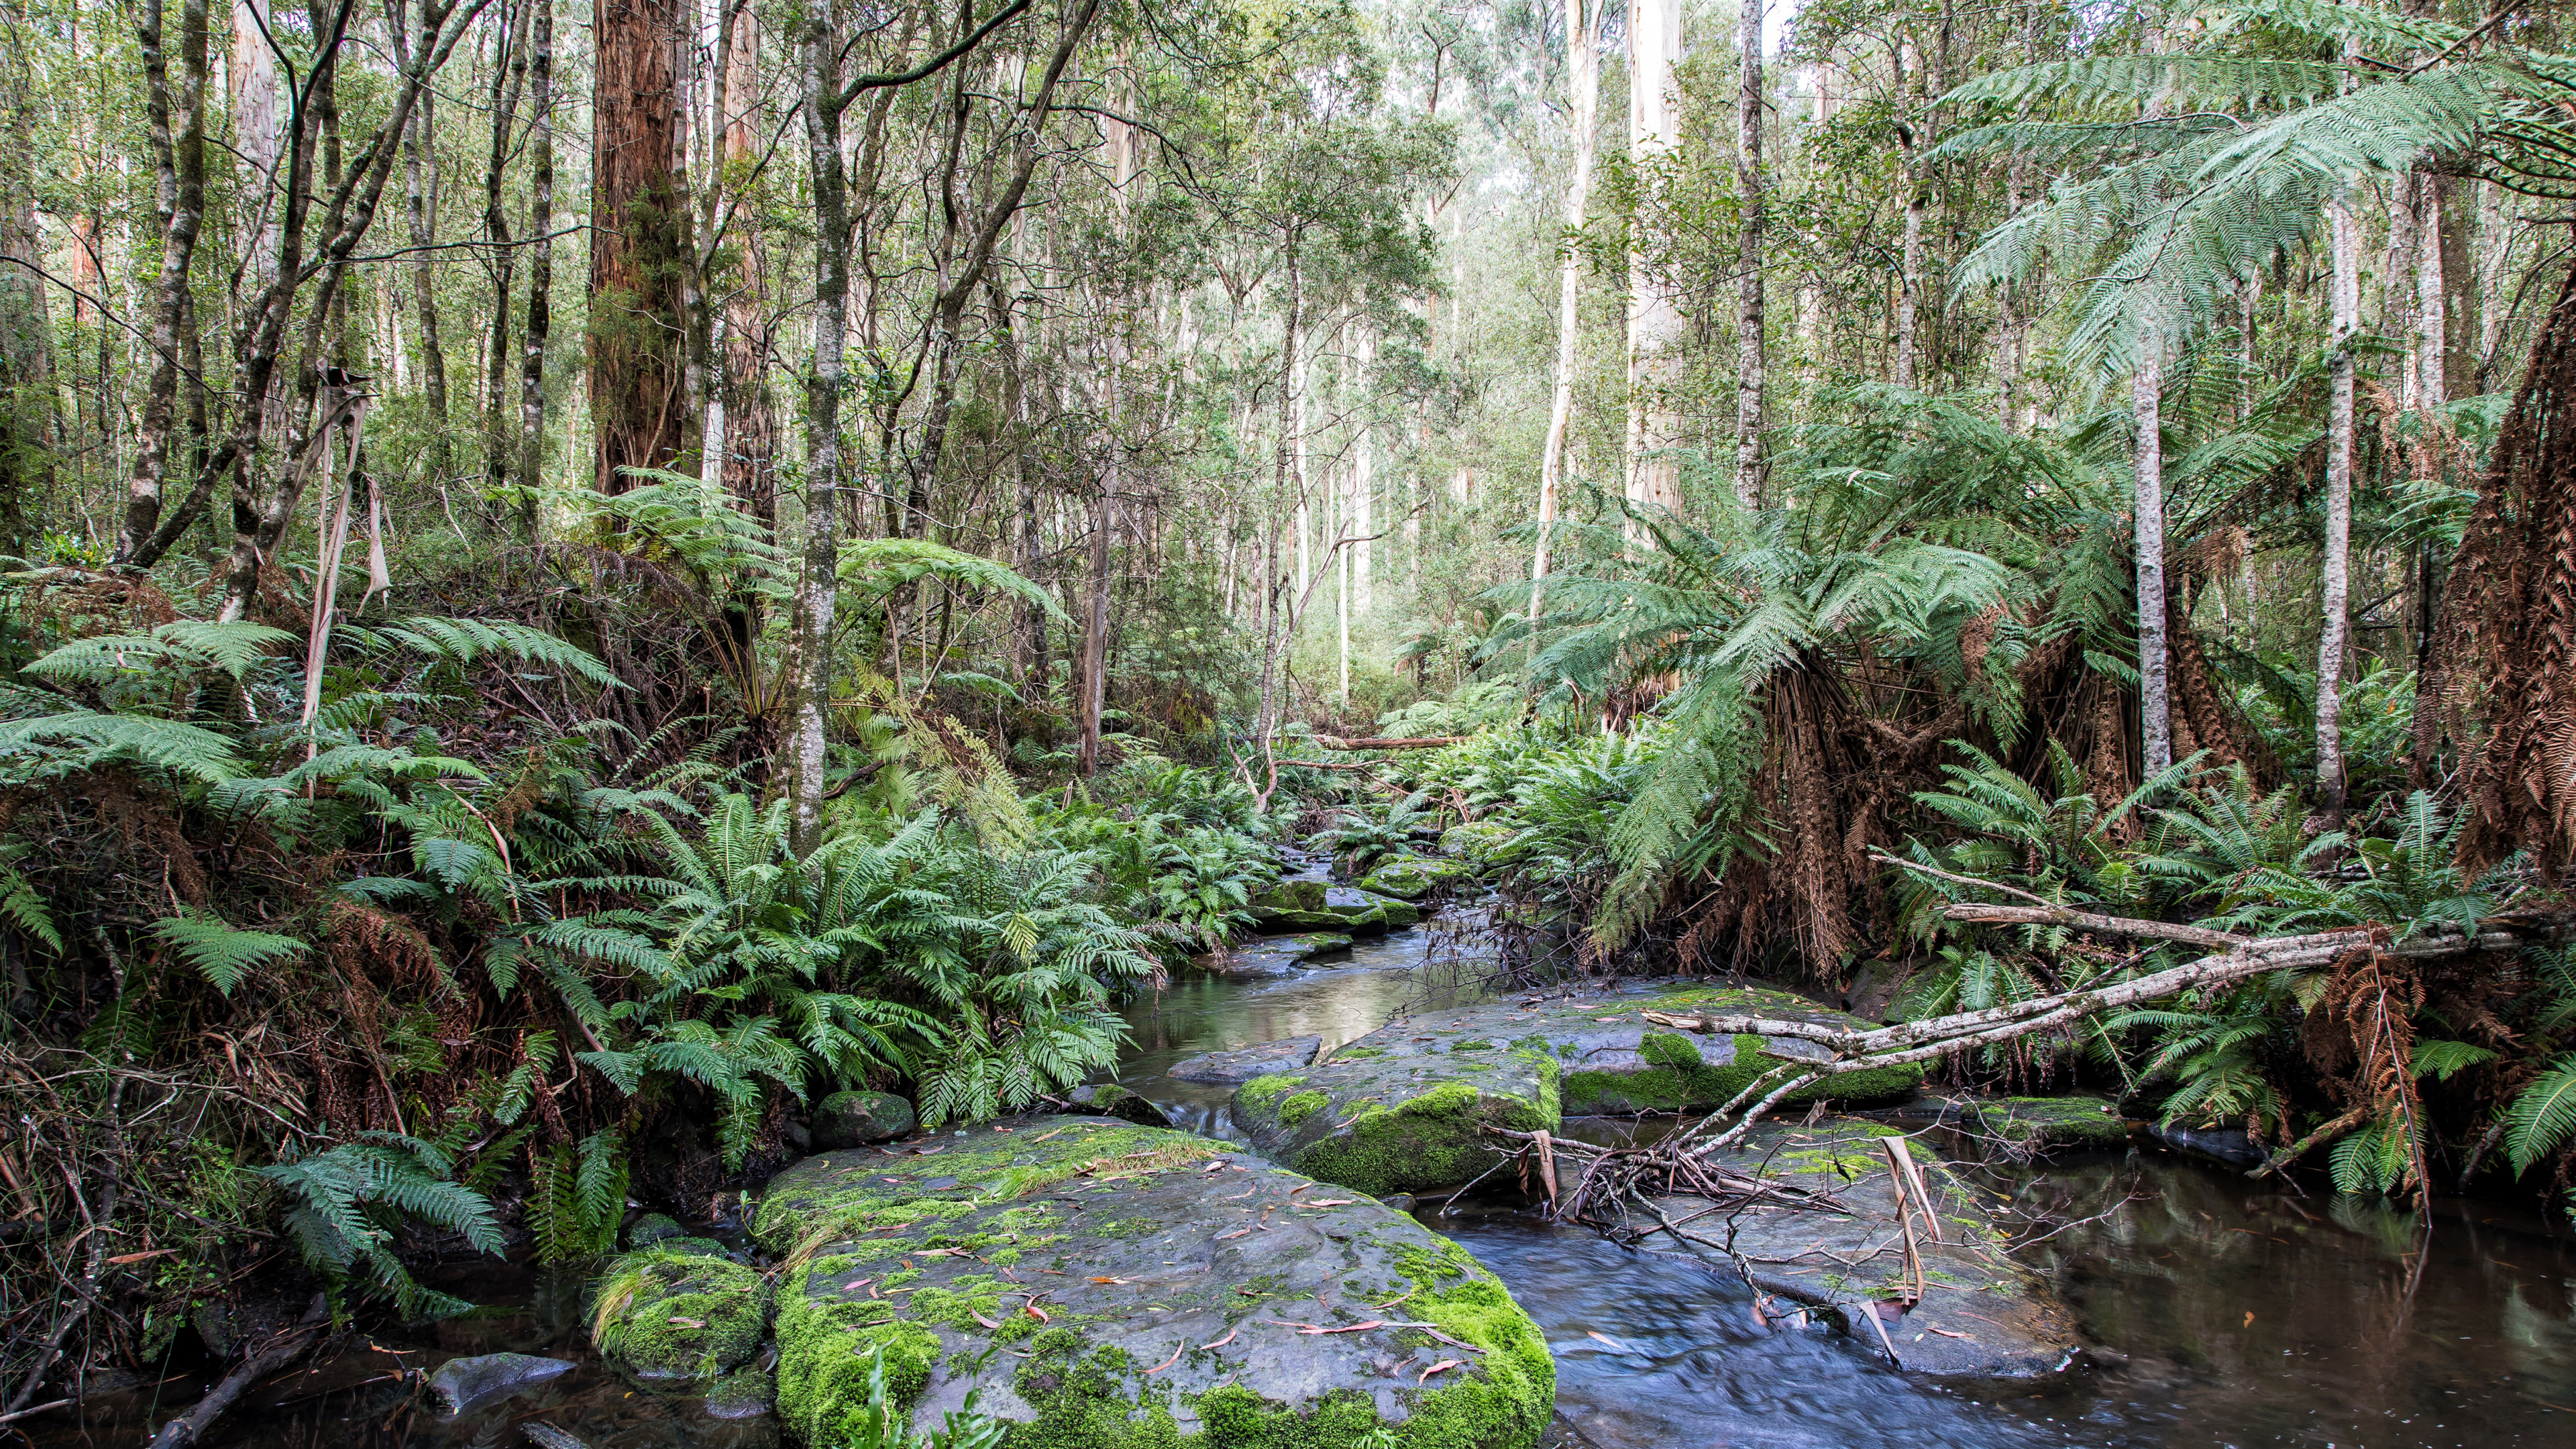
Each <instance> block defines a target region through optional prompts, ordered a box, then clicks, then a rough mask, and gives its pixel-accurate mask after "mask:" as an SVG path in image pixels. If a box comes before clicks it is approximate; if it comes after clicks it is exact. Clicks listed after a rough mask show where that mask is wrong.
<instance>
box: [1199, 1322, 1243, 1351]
mask: <svg viewBox="0 0 2576 1449" xmlns="http://www.w3.org/2000/svg"><path fill="white" fill-rule="evenodd" d="M1241 1332H1243V1325H1242V1324H1240V1323H1238V1324H1236V1325H1235V1326H1234V1327H1232V1328H1229V1329H1227V1330H1226V1331H1225V1337H1223V1338H1220V1339H1218V1340H1217V1341H1216V1342H1214V1343H1203V1344H1200V1345H1199V1347H1201V1348H1223V1347H1225V1346H1226V1345H1227V1344H1229V1343H1232V1342H1234V1336H1235V1335H1236V1334H1238V1333H1241Z"/></svg>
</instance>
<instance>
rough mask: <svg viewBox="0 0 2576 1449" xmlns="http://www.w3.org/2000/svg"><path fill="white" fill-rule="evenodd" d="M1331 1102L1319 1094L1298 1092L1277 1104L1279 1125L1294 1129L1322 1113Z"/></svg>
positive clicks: (1328, 1098)
mask: <svg viewBox="0 0 2576 1449" xmlns="http://www.w3.org/2000/svg"><path fill="white" fill-rule="evenodd" d="M1331 1100H1333V1099H1332V1098H1330V1097H1327V1096H1325V1095H1324V1094H1323V1093H1321V1092H1299V1093H1298V1094H1297V1095H1296V1096H1293V1097H1290V1098H1289V1099H1288V1100H1286V1101H1284V1102H1281V1103H1280V1104H1279V1125H1281V1126H1283V1127H1294V1126H1296V1125H1298V1124H1299V1123H1301V1122H1303V1121H1305V1120H1306V1119H1307V1118H1309V1117H1312V1116H1314V1115H1315V1114H1316V1113H1317V1112H1320V1111H1322V1110H1323V1109H1324V1104H1325V1103H1327V1102H1330V1101H1331Z"/></svg>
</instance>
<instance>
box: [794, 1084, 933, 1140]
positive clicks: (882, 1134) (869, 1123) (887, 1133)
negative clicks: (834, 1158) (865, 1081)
mask: <svg viewBox="0 0 2576 1449" xmlns="http://www.w3.org/2000/svg"><path fill="white" fill-rule="evenodd" d="M917 1125H919V1123H918V1120H917V1119H916V1118H915V1117H914V1116H913V1111H912V1104H911V1103H910V1102H907V1101H905V1100H904V1099H903V1098H901V1097H898V1096H896V1095H894V1094H893V1093H892V1092H834V1093H833V1094H832V1095H830V1096H828V1097H825V1098H824V1099H823V1100H822V1101H820V1102H817V1103H815V1104H814V1124H813V1127H812V1129H811V1130H812V1132H813V1140H814V1147H815V1149H816V1150H817V1151H821V1152H830V1151H834V1150H836V1149H838V1148H843V1147H864V1146H866V1145H867V1144H869V1143H871V1142H890V1141H892V1140H893V1139H895V1138H897V1137H901V1136H902V1135H904V1134H905V1133H907V1132H910V1131H911V1130H912V1129H913V1128H914V1127H915V1126H917Z"/></svg>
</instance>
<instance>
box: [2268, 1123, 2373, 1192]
mask: <svg viewBox="0 0 2576 1449" xmlns="http://www.w3.org/2000/svg"><path fill="white" fill-rule="evenodd" d="M2369 1120H2370V1109H2369V1108H2367V1107H2355V1108H2353V1109H2352V1110H2351V1111H2349V1112H2346V1113H2344V1114H2343V1115H2342V1116H2340V1117H2337V1118H2336V1119H2334V1120H2333V1121H2331V1122H2328V1123H2327V1124H2326V1125H2324V1126H2323V1127H2320V1128H2318V1129H2317V1130H2316V1131H2314V1132H2311V1133H2309V1134H2308V1135H2307V1136H2305V1137H2302V1138H2300V1139H2299V1140H2298V1141H2296V1142H2293V1143H2291V1144H2290V1145H2289V1146H2287V1147H2284V1148H2282V1149H2281V1150H2280V1151H2278V1152H2275V1153H2273V1154H2272V1155H2271V1156H2269V1157H2267V1158H2265V1159H2263V1165H2262V1166H2260V1167H2257V1168H2255V1169H2253V1170H2252V1171H2250V1172H2248V1173H2246V1174H2245V1175H2246V1176H2247V1177H2269V1176H2271V1175H2272V1174H2273V1173H2276V1172H2278V1171H2280V1170H2281V1169H2282V1168H2284V1167H2287V1166H2289V1165H2290V1164H2291V1163H2293V1162H2296V1161H2298V1160H2299V1159H2300V1158H2301V1157H2303V1156H2305V1155H2306V1154H2307V1152H2308V1150H2309V1149H2310V1148H2313V1147H2318V1146H2321V1145H2323V1144H2325V1143H2328V1142H2332V1141H2334V1140H2335V1139H2336V1138H2338V1137H2342V1136H2344V1135H2346V1134H2348V1133H2351V1132H2355V1131H2358V1130H2359V1129H2360V1127H2361V1124H2363V1123H2364V1122H2367V1121H2369Z"/></svg>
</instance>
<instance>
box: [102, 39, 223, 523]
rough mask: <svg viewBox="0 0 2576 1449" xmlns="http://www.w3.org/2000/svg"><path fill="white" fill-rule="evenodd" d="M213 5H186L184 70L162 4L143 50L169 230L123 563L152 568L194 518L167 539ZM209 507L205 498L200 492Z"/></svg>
mask: <svg viewBox="0 0 2576 1449" xmlns="http://www.w3.org/2000/svg"><path fill="white" fill-rule="evenodd" d="M206 30H207V21H206V0H183V8H182V9H181V11H180V18H179V37H178V39H179V45H178V52H177V56H176V59H177V61H178V67H177V71H178V73H177V74H176V75H175V76H174V75H173V74H172V73H171V71H172V67H171V60H172V54H171V52H170V50H169V48H168V42H169V36H168V34H167V32H166V28H165V14H164V10H163V7H162V3H161V0H145V4H144V10H143V23H142V24H141V25H140V26H139V27H138V28H137V33H138V35H139V36H140V38H141V40H142V43H143V70H144V79H145V83H146V86H147V88H148V93H149V95H150V97H151V100H150V113H151V122H152V169H153V190H154V204H155V209H156V210H157V211H158V212H159V217H158V221H159V223H160V228H161V271H160V275H159V277H158V278H157V279H156V280H155V281H154V284H153V288H152V312H151V321H150V323H149V325H148V327H147V329H146V332H145V345H146V346H147V347H149V348H150V350H151V353H152V373H151V380H150V381H149V382H148V383H147V384H146V385H145V391H144V394H143V417H142V427H141V429H140V431H139V432H138V433H137V435H136V438H135V450H134V475H133V478H132V480H131V482H130V484H129V486H128V488H127V491H126V502H125V522H124V526H123V527H121V528H119V529H118V530H117V536H116V555H115V557H116V561H117V562H118V563H121V564H125V565H127V566H129V567H134V568H150V567H151V566H152V565H153V564H154V563H155V562H157V561H158V560H159V559H160V557H161V555H162V554H163V553H164V552H166V551H168V549H169V547H170V543H171V541H172V540H174V539H176V538H177V537H178V535H179V532H180V530H182V529H184V528H186V527H187V525H188V523H189V522H191V521H193V520H192V519H191V518H190V517H189V516H188V513H187V511H186V510H182V512H181V513H180V514H179V515H178V516H177V517H176V518H174V519H173V520H172V522H173V523H174V524H175V525H176V526H175V527H173V528H172V529H170V530H169V531H168V536H167V537H163V536H162V529H161V522H162V520H161V490H162V486H163V483H164V482H165V480H166V479H167V478H168V477H169V474H170V463H171V459H170V452H171V440H172V438H173V437H174V435H175V434H176V432H177V428H178V416H179V361H180V358H179V354H180V333H181V331H182V329H183V327H184V326H185V323H186V320H187V314H188V306H189V300H190V299H189V295H188V267H189V264H190V263H191V262H192V261H193V260H194V259H195V257H196V252H197V237H198V234H199V232H200V230H201V229H202V228H203V226H204V225H205V220H206V79H207V69H208V66H209V64H210V60H209V56H208V51H207V36H206ZM192 497H193V499H194V502H195V503H196V507H197V509H198V510H199V511H202V510H203V509H204V507H205V495H203V494H193V495H192Z"/></svg>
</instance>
